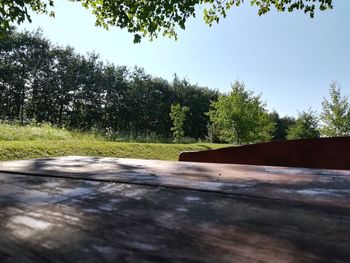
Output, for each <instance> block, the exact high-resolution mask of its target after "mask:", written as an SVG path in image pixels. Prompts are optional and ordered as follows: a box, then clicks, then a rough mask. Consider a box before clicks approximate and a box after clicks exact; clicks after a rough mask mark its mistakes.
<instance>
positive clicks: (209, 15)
mask: <svg viewBox="0 0 350 263" xmlns="http://www.w3.org/2000/svg"><path fill="white" fill-rule="evenodd" d="M71 1H73V2H80V3H81V4H82V6H84V7H85V8H87V9H90V10H91V11H92V13H93V14H94V15H95V17H96V25H98V26H102V27H104V28H108V27H109V26H116V27H119V28H125V29H127V30H128V32H131V33H134V36H135V37H134V41H135V42H139V41H140V39H141V37H142V35H143V36H149V37H150V38H151V39H152V38H154V37H157V36H158V35H159V34H162V35H165V36H169V37H175V38H176V37H177V34H176V30H177V29H178V28H181V29H185V23H186V21H187V20H188V19H189V18H191V17H195V15H196V7H198V6H204V14H203V16H204V21H205V22H206V23H207V24H209V25H210V26H211V25H212V24H213V23H218V22H219V20H220V19H221V18H222V17H226V14H227V12H228V10H229V9H231V8H232V7H237V6H240V5H241V4H242V3H243V2H244V1H243V0H227V1H223V0H191V1H174V0H173V1H169V0H152V1H143V0H133V1H116V0H104V1H97V0H71ZM332 2H333V1H332V0H259V1H258V0H251V1H250V4H251V5H252V6H254V7H257V8H258V14H259V15H263V14H266V13H268V12H269V11H270V10H271V8H274V9H276V10H277V11H279V12H284V11H289V12H292V11H294V10H302V11H304V12H305V13H308V14H310V16H311V17H313V16H314V13H315V10H317V9H319V10H321V11H323V10H327V9H331V8H333V5H332ZM53 5H54V0H2V1H1V2H0V34H1V33H3V32H4V31H6V30H7V29H8V28H9V27H10V24H11V23H18V24H20V23H22V22H24V21H25V20H28V21H31V17H30V11H33V12H36V13H40V14H42V13H44V14H50V15H51V16H54V10H53V8H52V7H53Z"/></svg>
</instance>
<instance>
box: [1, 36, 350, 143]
mask: <svg viewBox="0 0 350 263" xmlns="http://www.w3.org/2000/svg"><path fill="white" fill-rule="evenodd" d="M0 120H7V121H18V122H20V123H22V124H25V123H27V122H30V121H35V122H38V123H44V122H45V123H51V124H52V125H55V126H57V127H65V128H68V129H76V130H83V131H89V130H92V129H94V130H98V131H100V132H108V133H118V132H123V133H132V134H136V135H137V134H149V133H153V134H157V135H159V136H163V137H165V138H173V139H174V141H181V140H182V139H183V138H185V137H189V138H193V139H196V140H198V139H207V140H210V141H212V142H232V143H236V144H245V143H254V142H266V141H271V140H284V139H298V138H317V137H320V136H344V135H349V134H350V110H349V99H348V98H347V97H345V96H343V95H342V94H341V89H340V86H339V84H338V83H336V82H334V83H332V84H331V86H330V99H329V100H327V99H324V101H323V112H322V113H321V114H320V115H317V114H316V112H314V111H312V110H311V109H310V110H308V111H304V112H301V113H299V115H298V117H297V118H294V117H289V116H285V117H280V116H279V114H278V113H277V112H276V111H273V112H269V111H268V110H267V108H266V104H265V103H264V102H263V101H262V99H261V95H255V94H254V92H252V91H250V90H249V89H248V88H247V87H246V86H245V84H244V83H240V82H238V81H236V82H235V83H233V84H232V89H231V91H230V92H229V93H226V94H222V93H219V92H218V91H217V90H211V89H208V88H206V87H199V86H198V85H194V84H191V83H190V82H189V81H188V80H186V79H180V78H179V77H178V76H177V75H174V78H173V80H172V81H170V82H169V81H167V80H164V79H162V78H158V77H154V76H151V75H149V74H147V73H146V72H145V71H144V69H143V68H139V67H135V68H132V69H130V68H128V67H125V66H116V65H114V64H112V63H107V62H104V61H102V60H101V59H99V56H98V55H97V54H95V53H90V54H88V55H85V56H83V55H81V54H78V53H76V52H75V51H74V49H73V48H71V47H69V46H65V47H61V46H56V45H53V44H52V43H50V41H49V40H47V39H46V38H45V37H44V36H43V35H42V33H41V31H34V32H17V31H16V30H14V29H12V30H11V31H10V32H9V33H8V34H7V35H6V37H4V38H2V39H1V40H0Z"/></svg>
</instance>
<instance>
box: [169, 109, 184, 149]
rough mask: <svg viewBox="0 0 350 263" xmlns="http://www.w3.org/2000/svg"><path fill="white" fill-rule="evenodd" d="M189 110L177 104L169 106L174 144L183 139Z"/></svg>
mask: <svg viewBox="0 0 350 263" xmlns="http://www.w3.org/2000/svg"><path fill="white" fill-rule="evenodd" d="M188 111H189V108H188V107H186V106H181V105H180V104H179V103H177V104H175V105H171V111H170V118H171V120H172V122H173V127H171V131H172V132H173V135H174V142H178V141H181V139H183V138H184V137H185V130H184V123H185V119H186V114H187V112H188Z"/></svg>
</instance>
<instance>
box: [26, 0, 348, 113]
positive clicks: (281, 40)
mask: <svg viewBox="0 0 350 263" xmlns="http://www.w3.org/2000/svg"><path fill="white" fill-rule="evenodd" d="M248 2H249V1H247V3H248ZM55 5H56V7H55V11H56V18H49V17H47V16H44V15H33V17H32V18H33V23H32V24H29V23H25V24H23V25H22V26H20V29H24V28H25V29H28V30H32V29H36V28H38V27H42V28H43V30H44V35H45V36H46V37H47V38H49V39H50V40H51V41H52V42H53V43H54V44H59V45H67V44H69V45H70V46H72V47H74V48H75V49H76V51H77V52H80V53H82V54H86V53H87V52H91V51H96V52H97V53H99V54H100V55H101V58H102V59H103V60H108V61H110V62H113V63H115V64H117V65H126V66H130V67H133V66H135V65H138V66H141V67H144V68H145V70H146V72H148V73H150V74H152V75H155V76H159V77H163V78H165V79H168V80H171V79H172V76H173V74H174V73H177V74H178V75H179V76H180V77H186V78H188V79H189V80H190V82H191V83H194V84H195V83H197V84H198V85H201V86H207V87H209V88H212V89H219V90H220V91H222V92H226V91H228V90H229V89H230V86H231V83H233V82H234V81H235V80H237V79H239V80H241V81H244V82H245V83H246V85H247V87H248V88H249V89H251V90H254V91H255V92H256V93H257V94H258V93H262V98H263V100H264V101H266V103H267V106H268V108H269V109H270V110H272V109H275V110H277V111H278V112H279V113H280V114H281V115H293V116H296V115H297V111H298V110H299V111H302V110H307V109H308V108H309V107H312V109H313V110H316V111H318V112H319V111H320V110H321V102H322V100H323V97H327V96H328V88H329V83H330V82H331V81H332V80H336V81H338V82H340V83H341V85H342V91H343V93H344V94H346V95H350V31H349V29H350V17H349V14H350V2H349V1H348V0H334V10H331V11H327V12H323V13H317V14H316V17H315V18H314V19H310V18H309V16H308V15H304V14H303V13H291V14H289V13H277V12H274V11H273V12H270V13H269V14H268V15H265V16H262V17H259V16H258V15H257V10H256V9H255V8H252V7H250V6H249V5H248V4H245V5H244V6H243V7H239V8H234V9H232V11H231V12H230V13H229V15H228V17H227V18H226V19H223V20H222V21H221V22H220V23H219V24H218V25H214V26H213V27H211V28H209V27H208V26H207V25H206V24H205V23H204V21H203V20H202V15H201V14H199V15H198V16H197V18H196V19H191V20H190V21H188V23H187V28H186V30H185V31H182V30H181V31H180V30H179V31H178V32H179V40H178V41H174V40H169V39H165V38H162V37H160V38H158V39H157V40H155V41H153V42H150V41H149V40H147V39H143V41H142V43H141V44H133V42H132V41H133V35H131V34H129V33H127V32H126V31H124V30H120V29H117V28H115V29H110V30H109V31H106V30H104V29H102V28H98V27H95V26H94V21H95V20H94V16H93V15H91V14H90V11H89V10H86V9H84V8H83V7H81V6H79V5H78V4H76V3H72V2H68V1H66V0H65V1H63V0H59V1H55ZM198 11H199V12H201V8H198Z"/></svg>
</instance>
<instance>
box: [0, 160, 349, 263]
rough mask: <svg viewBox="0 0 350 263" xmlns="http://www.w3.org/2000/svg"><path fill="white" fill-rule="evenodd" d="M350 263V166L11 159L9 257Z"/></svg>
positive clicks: (0, 255)
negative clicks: (318, 166) (272, 165)
mask: <svg viewBox="0 0 350 263" xmlns="http://www.w3.org/2000/svg"><path fill="white" fill-rule="evenodd" d="M159 261H162V262H163V261H169V262H350V171H349V170H347V171H345V170H344V171H342V170H337V171H335V170H318V169H305V168H286V167H268V166H252V165H232V164H230V165H227V164H209V163H181V162H166V161H154V160H136V159H118V158H94V157H78V156H71V157H63V158H54V159H38V160H26V161H11V162H2V163H0V262H1V263H2V262H6V263H7V262H11V263H12V262H13V263H14V262H16V263H17V262H19V263H22V262H24V263H26V262H39V263H40V262H159Z"/></svg>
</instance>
